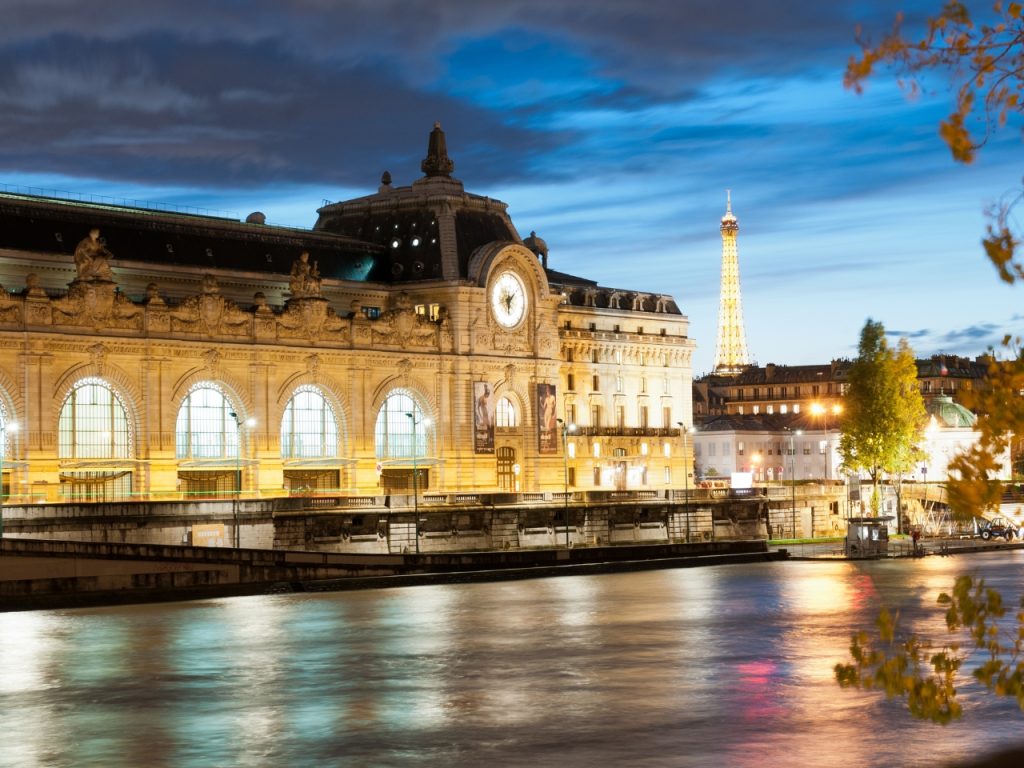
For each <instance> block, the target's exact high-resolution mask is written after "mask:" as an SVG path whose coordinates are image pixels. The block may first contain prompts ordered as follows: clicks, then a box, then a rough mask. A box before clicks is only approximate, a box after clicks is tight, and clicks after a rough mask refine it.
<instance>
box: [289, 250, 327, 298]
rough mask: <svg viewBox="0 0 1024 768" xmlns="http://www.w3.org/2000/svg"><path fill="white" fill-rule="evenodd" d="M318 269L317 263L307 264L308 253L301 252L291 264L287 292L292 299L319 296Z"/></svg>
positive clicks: (319, 281)
mask: <svg viewBox="0 0 1024 768" xmlns="http://www.w3.org/2000/svg"><path fill="white" fill-rule="evenodd" d="M320 283H321V280H320V269H319V267H318V266H317V262H315V261H314V262H313V263H312V264H310V263H309V251H303V252H302V253H301V254H299V258H297V259H296V260H295V261H294V262H292V272H291V275H290V276H289V278H288V290H289V291H291V294H292V297H293V298H296V299H305V298H309V297H313V296H319V295H320Z"/></svg>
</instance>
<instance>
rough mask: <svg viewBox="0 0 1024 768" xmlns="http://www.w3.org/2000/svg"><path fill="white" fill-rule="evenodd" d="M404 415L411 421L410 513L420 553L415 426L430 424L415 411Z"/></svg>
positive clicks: (417, 445) (417, 549)
mask: <svg viewBox="0 0 1024 768" xmlns="http://www.w3.org/2000/svg"><path fill="white" fill-rule="evenodd" d="M405 415H406V416H408V417H409V421H411V422H412V513H413V517H415V519H416V525H415V528H414V531H413V533H415V534H416V554H417V555H418V554H419V553H420V489H419V478H418V474H419V467H418V466H417V464H416V455H417V454H418V453H419V442H418V441H417V439H416V427H417V425H419V424H422V425H423V426H425V427H429V426H430V419H429V418H425V417H421V418H419V419H417V418H416V413H415V412H406V414H405Z"/></svg>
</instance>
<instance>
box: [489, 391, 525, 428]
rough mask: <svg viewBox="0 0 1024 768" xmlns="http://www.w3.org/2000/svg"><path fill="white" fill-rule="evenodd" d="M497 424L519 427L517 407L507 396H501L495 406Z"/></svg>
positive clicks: (499, 425)
mask: <svg viewBox="0 0 1024 768" xmlns="http://www.w3.org/2000/svg"><path fill="white" fill-rule="evenodd" d="M494 417H495V426H498V427H518V426H519V418H518V416H517V415H516V407H515V406H514V405H512V401H511V400H509V399H508V398H507V397H503V398H501V400H499V401H498V404H497V405H496V406H495V407H494Z"/></svg>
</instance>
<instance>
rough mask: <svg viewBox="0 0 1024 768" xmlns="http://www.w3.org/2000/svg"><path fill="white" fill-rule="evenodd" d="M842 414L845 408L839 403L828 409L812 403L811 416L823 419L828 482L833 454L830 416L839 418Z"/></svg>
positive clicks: (823, 441) (826, 477)
mask: <svg viewBox="0 0 1024 768" xmlns="http://www.w3.org/2000/svg"><path fill="white" fill-rule="evenodd" d="M842 412H843V406H841V405H840V404H839V403H833V404H832V405H831V407H828V408H826V407H825V406H824V405H822V404H821V403H811V415H812V416H814V417H815V418H818V417H820V418H821V427H822V429H821V432H822V437H823V440H822V441H821V442H822V445H824V447H825V450H824V462H825V479H826V480H828V465H829V454H830V453H831V451H830V449H829V439H828V415H829V414H830V413H831V414H832V415H833V416H835V417H836V418H838V417H839V414H841V413H842Z"/></svg>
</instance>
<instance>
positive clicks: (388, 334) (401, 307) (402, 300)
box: [372, 291, 438, 349]
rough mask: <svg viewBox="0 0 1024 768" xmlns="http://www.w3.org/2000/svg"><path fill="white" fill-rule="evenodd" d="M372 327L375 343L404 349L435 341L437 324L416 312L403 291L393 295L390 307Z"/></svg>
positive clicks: (430, 343) (432, 343) (407, 295)
mask: <svg viewBox="0 0 1024 768" xmlns="http://www.w3.org/2000/svg"><path fill="white" fill-rule="evenodd" d="M372 328H373V341H374V343H376V344H392V345H395V346H398V347H401V348H403V349H404V348H405V347H407V346H411V347H417V346H419V347H422V346H430V345H434V344H436V343H437V336H438V334H437V325H435V324H434V323H431V322H430V321H429V320H426V319H425V318H424V317H423V316H421V315H418V314H416V309H415V308H414V307H413V304H412V300H411V299H410V298H409V294H407V293H406V292H405V291H402V292H401V293H399V294H398V295H397V296H396V297H395V299H394V302H393V306H392V308H391V309H389V310H388V311H387V312H384V313H383V314H382V315H381V316H380V318H379V319H378V320H377V321H376V322H374V324H373V326H372Z"/></svg>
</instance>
